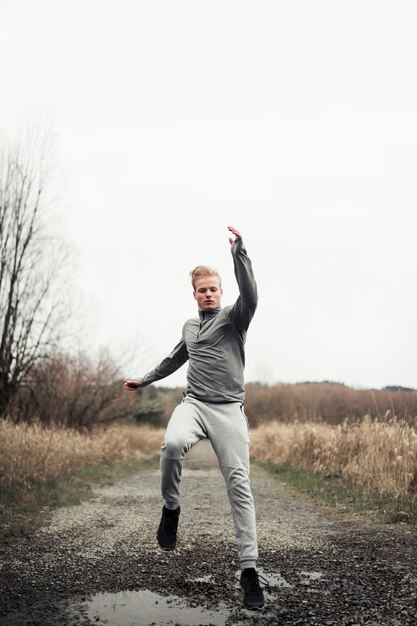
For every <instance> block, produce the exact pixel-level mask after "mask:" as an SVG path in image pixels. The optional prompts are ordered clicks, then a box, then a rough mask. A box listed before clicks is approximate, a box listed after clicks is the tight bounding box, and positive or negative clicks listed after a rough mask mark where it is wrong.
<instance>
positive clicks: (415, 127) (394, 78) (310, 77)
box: [0, 0, 417, 387]
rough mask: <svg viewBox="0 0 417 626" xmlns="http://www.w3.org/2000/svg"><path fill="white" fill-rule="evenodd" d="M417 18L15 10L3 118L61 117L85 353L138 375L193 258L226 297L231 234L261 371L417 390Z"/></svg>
mask: <svg viewBox="0 0 417 626" xmlns="http://www.w3.org/2000/svg"><path fill="white" fill-rule="evenodd" d="M416 24H417V3H416V2H414V1H412V0H410V1H405V0H392V1H384V0H360V1H355V0H349V2H347V1H346V2H343V1H342V2H335V1H334V0H329V1H321V0H317V1H316V2H311V0H298V1H297V0H294V1H290V0H287V1H286V2H281V1H279V0H273V1H262V0H257V1H250V2H249V1H245V0H233V1H230V0H221V1H217V0H211V1H210V2H202V1H200V0H188V1H182V0H94V1H93V0H82V1H81V0H72V1H71V2H68V1H66V0H9V1H7V0H0V127H1V130H2V131H4V132H6V133H7V134H8V135H13V133H14V132H16V129H17V128H19V127H20V128H21V127H23V126H24V125H26V124H29V123H30V124H35V125H39V126H42V125H45V124H47V125H49V126H50V127H51V129H52V136H53V141H54V144H55V163H54V169H55V172H57V173H58V178H59V181H60V193H59V203H57V205H56V211H57V212H58V222H59V227H60V229H61V231H62V233H63V234H64V236H65V238H66V240H67V241H68V242H70V243H71V245H72V246H73V247H74V249H75V250H76V255H77V258H78V260H77V263H75V264H74V267H73V270H72V279H73V286H72V289H73V290H74V302H76V312H75V316H76V317H77V321H78V322H81V326H82V332H81V333H79V335H77V341H76V343H77V344H79V347H80V348H83V349H85V350H88V351H89V352H91V354H95V353H97V351H98V350H99V349H100V348H101V347H104V346H106V347H108V348H109V350H110V352H111V353H112V354H113V355H114V357H115V358H116V359H118V360H120V362H121V363H122V364H123V373H124V375H126V376H127V377H130V376H139V375H142V374H144V373H145V372H146V371H148V370H149V369H150V368H151V367H153V366H154V365H155V364H156V363H157V362H159V361H160V360H161V359H162V358H164V357H165V356H166V355H167V354H168V353H169V352H170V351H171V349H172V348H173V346H174V345H175V344H176V343H177V342H178V341H179V339H180V336H181V328H182V325H183V323H184V321H185V320H186V319H187V318H188V317H192V316H194V315H195V314H196V306H195V301H194V300H193V298H192V290H191V287H190V284H189V276H188V274H189V271H190V270H191V269H192V267H194V266H195V265H197V264H199V263H203V264H210V265H214V266H215V267H217V268H218V269H219V271H220V273H221V274H222V277H223V288H224V296H223V305H226V304H231V303H232V302H233V301H234V299H235V298H236V296H237V290H236V285H235V280H234V276H233V271H232V259H231V256H230V250H229V247H230V246H229V243H228V232H227V225H229V224H231V225H234V226H236V227H237V228H238V229H240V231H241V232H242V235H243V238H244V242H245V244H246V247H247V250H248V253H249V255H250V257H251V258H252V261H253V266H254V270H255V275H256V278H257V282H258V289H259V296H260V299H259V307H258V311H257V313H256V315H255V318H254V319H253V322H252V325H251V328H250V331H249V334H248V340H247V367H246V380H247V381H254V380H262V381H265V382H269V383H274V382H278V381H280V382H297V381H304V380H324V379H328V380H334V381H339V382H343V383H346V384H348V385H355V386H362V387H369V386H372V387H382V386H384V385H388V384H400V385H405V386H412V387H417V281H416V274H417V240H416V233H417V176H416V174H417V37H416ZM185 373H186V367H183V368H182V369H181V370H180V371H179V372H177V373H176V374H175V375H173V376H171V377H170V378H169V379H166V381H164V383H165V384H170V385H177V384H178V385H182V384H184V382H185Z"/></svg>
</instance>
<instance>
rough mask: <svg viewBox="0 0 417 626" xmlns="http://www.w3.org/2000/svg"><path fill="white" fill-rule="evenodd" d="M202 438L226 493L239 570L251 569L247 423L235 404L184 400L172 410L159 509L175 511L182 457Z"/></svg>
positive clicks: (254, 546)
mask: <svg viewBox="0 0 417 626" xmlns="http://www.w3.org/2000/svg"><path fill="white" fill-rule="evenodd" d="M206 438H207V439H209V440H210V441H211V444H212V446H213V449H214V452H215V453H216V456H217V459H218V461H219V465H220V469H221V471H222V474H223V477H224V480H225V483H226V487H227V492H228V494H229V500H230V504H231V507H232V515H233V521H234V524H235V530H236V543H237V550H238V556H239V561H240V566H241V569H244V568H246V567H256V560H257V558H258V546H257V537H256V519H255V506H254V501H253V496H252V491H251V487H250V481H249V432H248V421H247V418H246V416H245V414H244V412H243V407H242V404H241V403H240V402H229V403H225V404H204V403H203V402H200V401H199V400H196V399H195V398H190V397H189V396H187V397H186V398H184V400H183V401H182V403H181V404H179V405H178V406H177V407H176V409H175V410H174V412H173V414H172V416H171V419H170V420H169V422H168V426H167V429H166V432H165V438H164V441H163V444H162V453H161V488H162V497H163V498H164V501H165V506H166V507H167V508H168V509H176V508H177V507H178V506H179V504H180V492H179V487H180V481H181V469H182V462H183V459H184V456H185V454H186V453H187V452H188V451H189V450H190V448H191V447H192V446H193V445H194V444H196V443H197V442H198V441H200V440H201V439H206Z"/></svg>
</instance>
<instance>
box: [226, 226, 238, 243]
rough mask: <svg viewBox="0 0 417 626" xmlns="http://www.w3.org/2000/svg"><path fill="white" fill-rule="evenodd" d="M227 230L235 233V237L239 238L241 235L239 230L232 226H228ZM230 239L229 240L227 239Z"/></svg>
mask: <svg viewBox="0 0 417 626" xmlns="http://www.w3.org/2000/svg"><path fill="white" fill-rule="evenodd" d="M227 228H228V230H230V232H231V233H233V234H234V235H235V237H237V238H239V237H240V236H241V234H240V232H239V231H238V230H237V228H235V227H234V226H228V227H227ZM229 241H230V240H229Z"/></svg>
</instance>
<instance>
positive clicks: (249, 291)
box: [228, 226, 258, 330]
mask: <svg viewBox="0 0 417 626" xmlns="http://www.w3.org/2000/svg"><path fill="white" fill-rule="evenodd" d="M228 229H229V231H230V232H231V233H232V234H233V235H234V237H229V242H230V245H231V251H232V256H233V264H234V271H235V276H236V281H237V284H238V287H239V294H240V295H239V298H238V299H237V301H236V303H235V305H234V307H233V308H234V309H235V313H236V315H237V318H238V319H239V321H240V324H241V326H242V328H243V329H244V330H247V329H248V327H249V324H250V322H251V320H252V318H253V316H254V314H255V311H256V307H257V304H258V290H257V286H256V281H255V277H254V274H253V269H252V262H251V260H250V258H249V257H248V254H247V252H246V248H245V246H244V245H243V240H242V235H241V234H240V232H239V231H238V230H237V229H236V228H234V227H233V226H228Z"/></svg>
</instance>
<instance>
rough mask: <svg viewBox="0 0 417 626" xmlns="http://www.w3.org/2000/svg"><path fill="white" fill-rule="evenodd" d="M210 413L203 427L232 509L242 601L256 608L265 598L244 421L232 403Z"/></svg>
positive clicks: (249, 607) (237, 404) (235, 404)
mask: <svg viewBox="0 0 417 626" xmlns="http://www.w3.org/2000/svg"><path fill="white" fill-rule="evenodd" d="M212 413H213V414H212V415H211V416H209V419H208V420H207V422H206V424H207V426H208V424H210V428H209V427H208V432H209V438H210V440H211V443H212V445H213V448H214V451H215V452H216V455H217V458H218V460H219V464H220V468H221V470H222V473H223V476H224V480H225V482H226V487H227V492H228V494H229V499H230V504H231V507H232V514H233V521H234V524H235V530H236V543H237V550H238V556H239V562H240V569H241V576H240V586H241V587H242V589H243V591H244V600H243V602H244V605H245V606H246V607H247V608H248V609H260V608H262V607H263V606H264V604H265V599H264V593H263V590H262V588H261V586H260V584H259V578H258V572H257V571H256V561H257V558H258V542H257V535H256V517H255V504H254V501H253V496H252V490H251V486H250V480H249V429H248V422H247V419H246V416H245V414H244V412H243V407H242V406H241V405H240V404H239V403H236V402H234V403H230V404H223V405H218V406H217V407H212Z"/></svg>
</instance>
